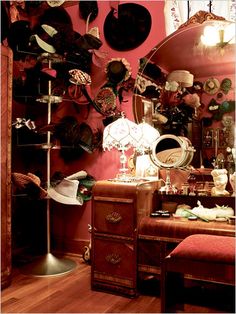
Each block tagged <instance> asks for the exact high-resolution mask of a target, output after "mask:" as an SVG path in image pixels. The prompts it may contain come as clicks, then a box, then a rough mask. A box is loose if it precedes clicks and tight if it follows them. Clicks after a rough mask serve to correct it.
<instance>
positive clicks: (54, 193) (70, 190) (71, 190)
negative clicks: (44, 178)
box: [48, 170, 87, 205]
mask: <svg viewBox="0 0 236 314" xmlns="http://www.w3.org/2000/svg"><path fill="white" fill-rule="evenodd" d="M86 176H87V172H86V171H84V170H82V171H79V172H76V173H74V174H72V175H70V176H68V177H66V178H64V179H63V180H62V181H61V182H60V183H58V184H57V185H56V186H54V187H50V188H49V189H48V195H49V196H50V197H51V198H52V199H53V200H54V201H56V202H59V203H62V204H66V205H83V198H82V196H81V195H80V194H79V195H77V194H78V187H79V180H80V179H84V178H86Z"/></svg>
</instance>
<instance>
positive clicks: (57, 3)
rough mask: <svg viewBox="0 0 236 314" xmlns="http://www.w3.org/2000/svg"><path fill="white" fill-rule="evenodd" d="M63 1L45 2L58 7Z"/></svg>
mask: <svg viewBox="0 0 236 314" xmlns="http://www.w3.org/2000/svg"><path fill="white" fill-rule="evenodd" d="M64 2H65V0H54V1H47V4H48V5H49V6H50V7H59V6H60V5H62V4H63V3H64Z"/></svg>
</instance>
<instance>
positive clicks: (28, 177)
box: [12, 172, 47, 199]
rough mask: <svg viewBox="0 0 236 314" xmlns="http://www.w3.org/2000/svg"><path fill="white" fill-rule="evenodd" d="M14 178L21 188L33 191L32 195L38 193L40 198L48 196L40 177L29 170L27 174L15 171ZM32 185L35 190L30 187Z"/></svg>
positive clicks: (14, 181)
mask: <svg viewBox="0 0 236 314" xmlns="http://www.w3.org/2000/svg"><path fill="white" fill-rule="evenodd" d="M12 180H13V183H14V184H15V185H16V186H17V187H18V188H19V190H22V191H23V190H28V191H29V192H32V196H36V195H37V196H38V198H40V199H42V198H45V197H46V196H47V191H46V190H45V189H43V188H42V187H41V186H40V184H41V180H40V178H39V177H38V176H36V175H35V174H33V173H31V172H28V173H27V174H23V173H19V172H13V173H12ZM31 187H33V188H34V191H33V190H32V189H30V188H31Z"/></svg>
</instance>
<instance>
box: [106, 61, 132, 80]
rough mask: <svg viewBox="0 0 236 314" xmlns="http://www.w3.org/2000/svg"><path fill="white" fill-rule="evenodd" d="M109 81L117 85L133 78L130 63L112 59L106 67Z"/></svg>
mask: <svg viewBox="0 0 236 314" xmlns="http://www.w3.org/2000/svg"><path fill="white" fill-rule="evenodd" d="M105 72H106V76H107V80H108V81H109V82H110V83H112V84H114V85H117V84H119V83H121V82H123V81H127V80H128V79H129V78H130V76H131V67H130V63H129V62H128V61H127V60H126V59H125V58H111V59H110V60H109V61H108V62H107V64H106V67H105Z"/></svg>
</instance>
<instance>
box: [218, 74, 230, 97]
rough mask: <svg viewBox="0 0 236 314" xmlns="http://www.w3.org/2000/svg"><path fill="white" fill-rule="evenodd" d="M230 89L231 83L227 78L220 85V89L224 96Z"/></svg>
mask: <svg viewBox="0 0 236 314" xmlns="http://www.w3.org/2000/svg"><path fill="white" fill-rule="evenodd" d="M231 88H232V81H231V79H229V78H227V77H226V78H224V79H223V80H222V82H221V84H220V89H221V90H222V91H223V93H224V94H225V95H227V94H228V92H229V91H230V89H231Z"/></svg>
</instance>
